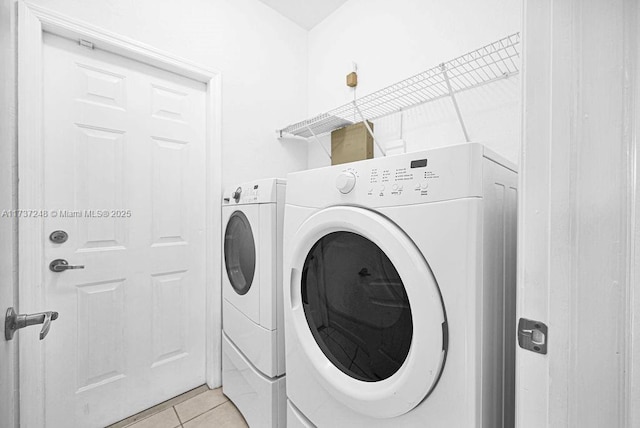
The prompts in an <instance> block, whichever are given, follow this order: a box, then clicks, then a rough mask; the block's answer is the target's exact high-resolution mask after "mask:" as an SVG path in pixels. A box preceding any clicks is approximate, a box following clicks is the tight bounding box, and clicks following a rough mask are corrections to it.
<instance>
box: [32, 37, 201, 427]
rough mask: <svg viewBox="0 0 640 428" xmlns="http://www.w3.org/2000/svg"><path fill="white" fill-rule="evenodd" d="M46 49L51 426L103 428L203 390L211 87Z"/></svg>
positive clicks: (64, 43)
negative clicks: (62, 264) (59, 234)
mask: <svg viewBox="0 0 640 428" xmlns="http://www.w3.org/2000/svg"><path fill="white" fill-rule="evenodd" d="M44 41H45V43H44V51H43V58H44V70H45V72H44V88H45V89H44V135H45V141H44V159H45V165H44V177H43V178H44V183H45V185H44V196H43V199H44V207H45V208H46V210H48V212H49V213H51V215H49V216H48V217H47V218H46V219H45V220H44V227H45V234H44V235H45V237H48V236H49V233H51V232H52V231H54V230H65V231H67V232H68V233H69V240H68V241H67V242H65V243H63V244H54V243H52V242H50V241H49V240H48V239H47V240H46V242H42V243H39V244H38V245H43V246H44V259H43V260H42V261H41V262H42V264H41V266H34V267H33V268H34V269H42V271H43V272H44V278H45V284H44V291H43V292H44V296H43V297H44V301H45V302H47V303H46V306H47V307H50V308H52V309H53V310H57V311H59V312H60V318H59V319H58V320H57V321H56V322H55V323H54V325H53V326H52V329H51V333H50V334H49V336H48V337H47V342H46V360H45V361H46V363H45V373H46V385H45V388H46V389H45V396H46V410H45V411H46V415H47V426H51V427H57V426H78V427H92V426H104V425H107V424H109V423H112V422H115V421H117V420H120V419H122V418H125V417H127V416H129V415H131V414H134V413H136V412H138V411H140V410H143V409H145V408H148V407H150V406H152V405H154V404H157V403H159V402H161V401H164V400H166V399H168V398H171V397H173V396H175V395H178V394H180V393H182V392H184V391H186V390H188V389H190V388H193V387H195V386H198V385H201V384H203V383H204V381H205V377H204V376H205V360H204V358H205V349H204V343H205V334H204V326H205V310H204V308H205V283H204V272H205V269H204V268H205V258H204V257H205V245H204V225H205V206H204V201H205V194H204V187H205V170H204V161H205V110H206V109H205V86H204V85H203V84H201V83H198V82H194V81H191V80H189V79H186V78H183V77H180V76H178V75H175V74H172V73H169V72H165V71H162V70H159V69H156V68H153V67H150V66H147V65H144V64H141V63H138V62H135V61H132V60H129V59H125V58H123V57H120V56H117V55H114V54H110V53H107V52H105V51H100V50H97V49H96V50H90V49H87V48H83V47H81V46H78V45H77V43H74V42H72V41H69V40H65V39H62V38H60V37H57V36H53V35H50V34H47V33H45V35H44ZM58 258H62V259H65V260H68V262H69V264H71V265H84V266H85V268H84V269H82V270H69V271H65V272H61V273H54V272H51V271H49V269H48V265H49V262H50V261H51V260H54V259H58Z"/></svg>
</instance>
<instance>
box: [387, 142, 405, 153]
mask: <svg viewBox="0 0 640 428" xmlns="http://www.w3.org/2000/svg"><path fill="white" fill-rule="evenodd" d="M385 148H386V152H387V156H389V155H400V154H402V153H406V152H407V145H406V143H405V141H404V140H402V139H400V140H393V141H387V142H386V143H385Z"/></svg>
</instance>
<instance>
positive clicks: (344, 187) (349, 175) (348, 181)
mask: <svg viewBox="0 0 640 428" xmlns="http://www.w3.org/2000/svg"><path fill="white" fill-rule="evenodd" d="M355 185H356V176H355V175H354V173H353V172H350V171H344V172H342V173H340V175H338V177H337V178H336V188H337V189H338V190H339V191H340V193H344V194H347V193H349V192H350V191H352V190H353V188H354V187H355Z"/></svg>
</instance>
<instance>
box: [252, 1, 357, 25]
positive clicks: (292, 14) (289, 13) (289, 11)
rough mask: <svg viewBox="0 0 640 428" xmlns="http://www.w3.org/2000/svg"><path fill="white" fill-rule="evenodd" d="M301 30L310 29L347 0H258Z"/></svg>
mask: <svg viewBox="0 0 640 428" xmlns="http://www.w3.org/2000/svg"><path fill="white" fill-rule="evenodd" d="M260 1H261V2H262V3H264V4H266V5H267V6H270V7H271V8H273V9H275V10H276V11H278V12H280V13H281V14H282V15H284V16H286V17H287V18H289V19H290V20H292V21H293V22H295V23H296V24H298V25H299V26H301V27H302V28H305V29H307V30H310V29H312V28H313V27H315V26H316V24H318V23H319V22H320V21H322V20H323V19H325V18H326V17H327V16H329V15H331V13H333V11H335V10H336V9H338V8H339V7H340V6H342V5H343V4H344V3H346V2H347V0H260Z"/></svg>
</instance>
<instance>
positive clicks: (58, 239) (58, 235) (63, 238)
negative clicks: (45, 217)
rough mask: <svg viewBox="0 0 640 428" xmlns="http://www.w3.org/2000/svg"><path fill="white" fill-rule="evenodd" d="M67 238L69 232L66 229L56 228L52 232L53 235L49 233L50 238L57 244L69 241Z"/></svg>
mask: <svg viewBox="0 0 640 428" xmlns="http://www.w3.org/2000/svg"><path fill="white" fill-rule="evenodd" d="M67 239H69V234H67V232H65V231H64V230H56V231H53V232H51V235H49V240H50V241H51V242H55V243H56V244H64V243H65V242H67Z"/></svg>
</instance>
